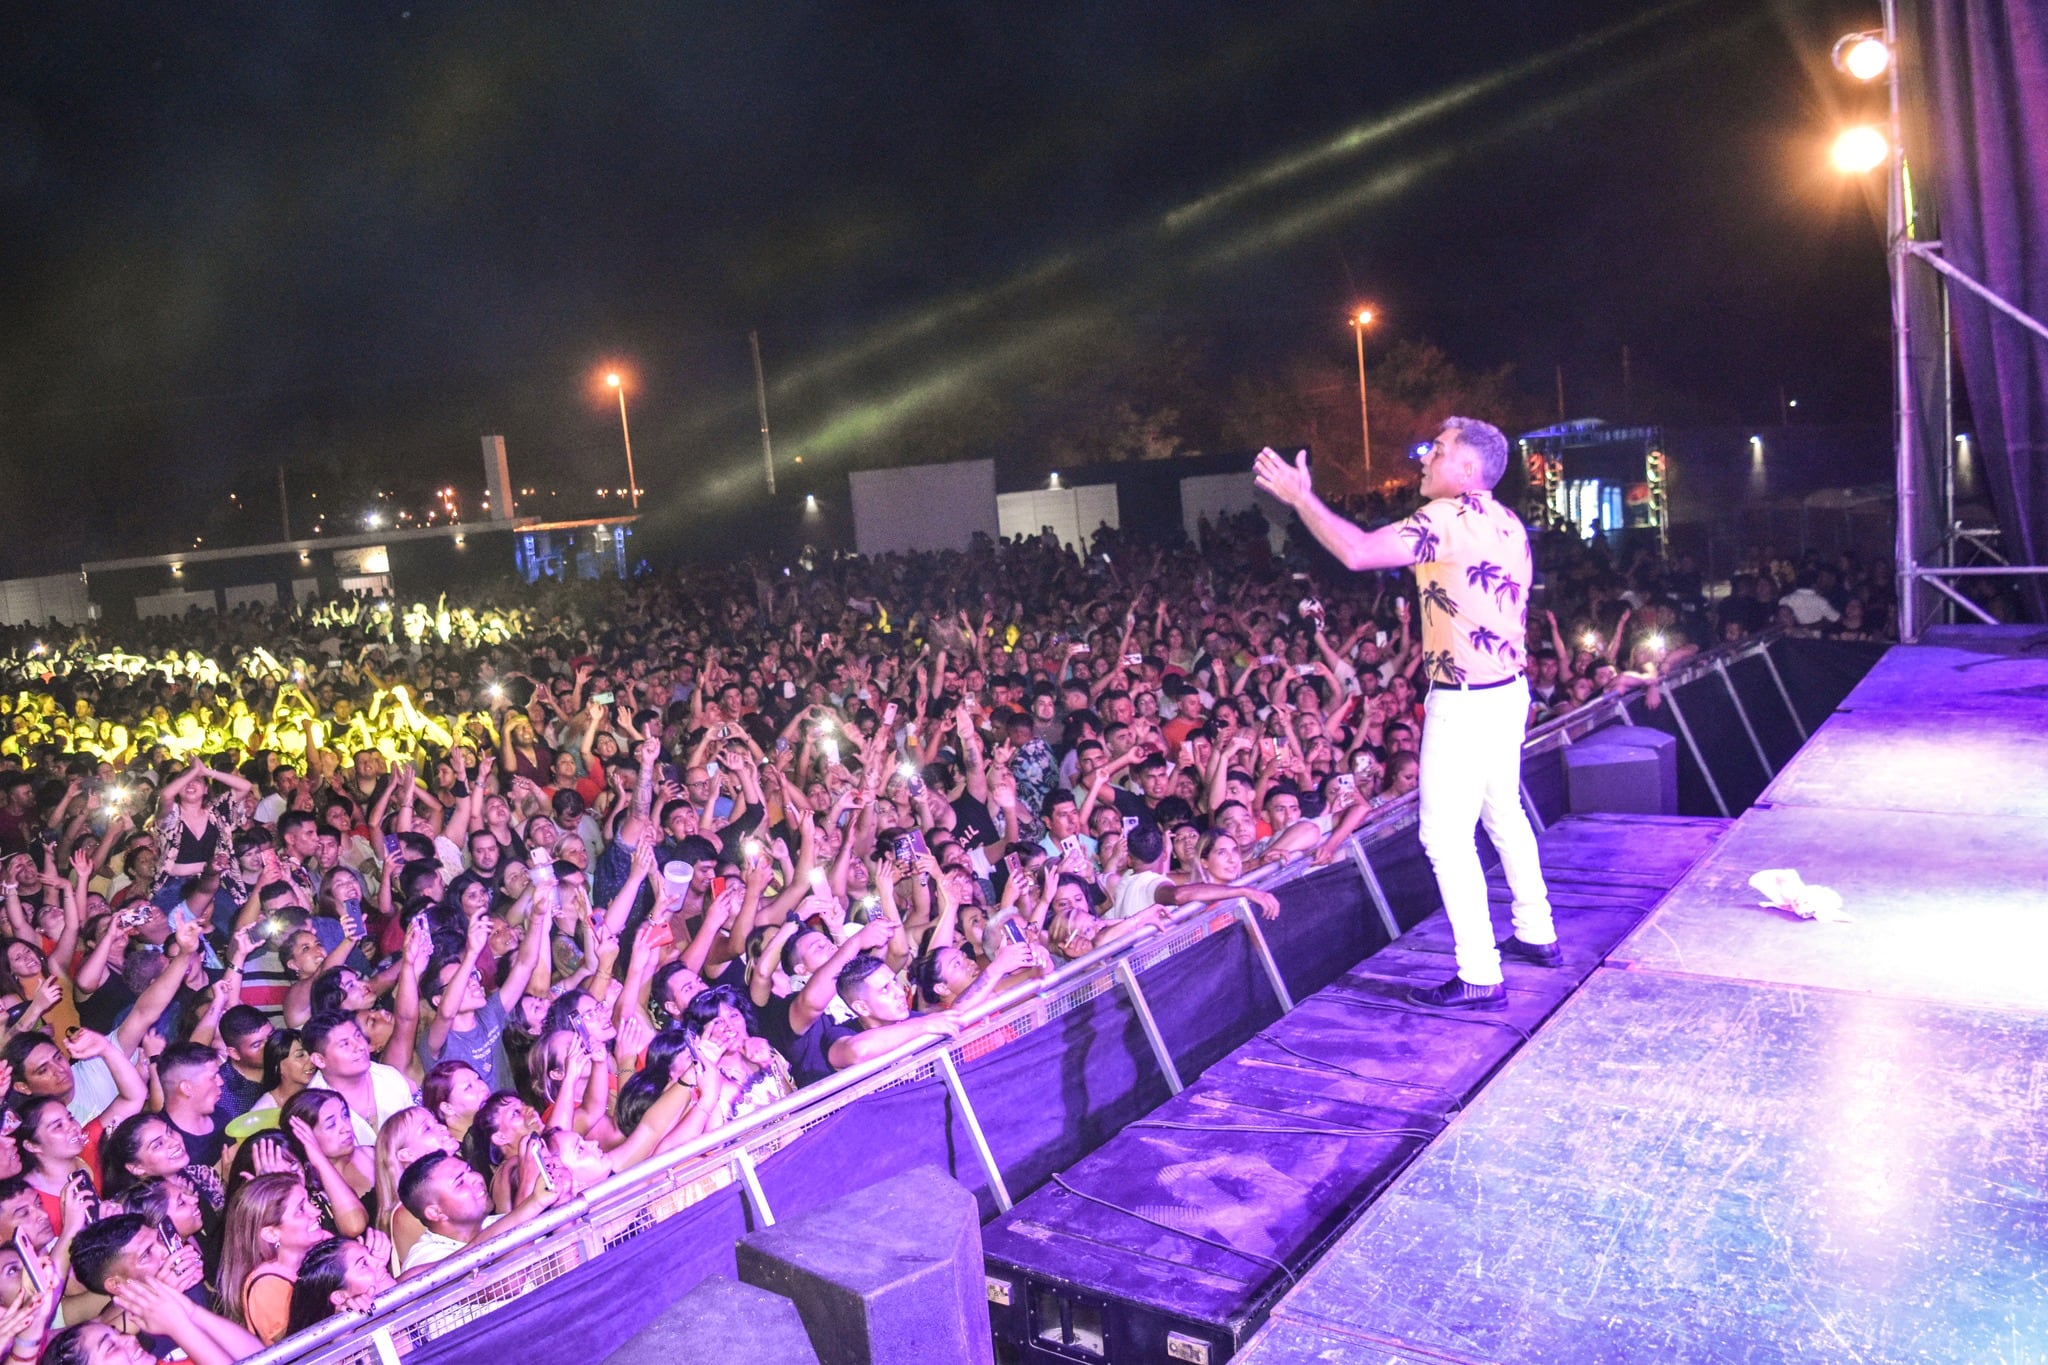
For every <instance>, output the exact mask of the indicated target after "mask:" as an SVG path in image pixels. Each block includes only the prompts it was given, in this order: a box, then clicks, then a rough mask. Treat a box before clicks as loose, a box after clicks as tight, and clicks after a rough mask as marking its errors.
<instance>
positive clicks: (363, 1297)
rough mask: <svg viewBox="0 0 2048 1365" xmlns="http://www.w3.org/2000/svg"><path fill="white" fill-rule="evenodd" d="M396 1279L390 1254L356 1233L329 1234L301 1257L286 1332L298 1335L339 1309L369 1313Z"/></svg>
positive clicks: (348, 1311) (293, 1284) (340, 1311)
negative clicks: (358, 1238) (338, 1235)
mask: <svg viewBox="0 0 2048 1365" xmlns="http://www.w3.org/2000/svg"><path fill="white" fill-rule="evenodd" d="M396 1283H397V1281H396V1280H394V1279H393V1278H392V1277H391V1266H390V1263H389V1258H388V1257H380V1256H379V1255H378V1254H377V1253H376V1251H375V1250H374V1249H372V1248H371V1247H370V1246H367V1245H365V1244H364V1243H362V1242H359V1241H357V1240H356V1239H355V1238H353V1237H330V1238H328V1239H327V1240H326V1241H324V1242H321V1243H319V1244H317V1245H316V1246H314V1247H313V1248H312V1249H311V1250H310V1251H308V1252H307V1253H306V1254H305V1255H304V1256H303V1257H301V1258H300V1260H299V1272H298V1278H297V1279H295V1280H294V1281H293V1282H292V1299H291V1313H290V1316H289V1317H288V1318H287V1319H286V1322H285V1335H286V1336H297V1335H298V1334H299V1333H300V1332H303V1331H305V1330H306V1329H307V1328H308V1327H311V1326H313V1325H314V1324H316V1323H321V1322H325V1321H326V1320H327V1319H328V1318H331V1317H333V1316H334V1315H335V1314H336V1313H367V1312H369V1311H370V1304H371V1302H372V1301H373V1300H374V1299H375V1298H376V1297H377V1296H378V1295H379V1294H381V1293H383V1292H384V1291H385V1290H387V1289H389V1288H391V1286H392V1285H394V1284H396Z"/></svg>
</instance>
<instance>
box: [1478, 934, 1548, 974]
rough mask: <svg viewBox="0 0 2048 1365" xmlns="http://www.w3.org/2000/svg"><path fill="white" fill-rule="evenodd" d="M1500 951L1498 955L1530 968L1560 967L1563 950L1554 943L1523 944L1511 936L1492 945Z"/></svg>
mask: <svg viewBox="0 0 2048 1365" xmlns="http://www.w3.org/2000/svg"><path fill="white" fill-rule="evenodd" d="M1493 946H1494V947H1496V948H1498V949H1500V955H1501V956H1502V957H1505V958H1510V959H1512V960H1513V961H1516V962H1526V963H1528V964H1529V965H1530V966H1531V967H1562V966H1563V965H1564V949H1562V948H1560V947H1558V946H1557V945H1556V944H1555V943H1524V942H1522V940H1520V939H1518V938H1516V937H1515V936H1514V935H1513V934H1510V935H1508V936H1507V937H1506V938H1504V939H1502V940H1501V941H1500V942H1498V943H1496V944H1494V945H1493Z"/></svg>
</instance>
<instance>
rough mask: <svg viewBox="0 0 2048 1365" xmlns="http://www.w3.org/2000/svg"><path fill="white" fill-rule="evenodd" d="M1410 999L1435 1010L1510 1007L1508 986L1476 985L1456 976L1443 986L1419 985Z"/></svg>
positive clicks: (1411, 992) (1410, 995) (1409, 993)
mask: <svg viewBox="0 0 2048 1365" xmlns="http://www.w3.org/2000/svg"><path fill="white" fill-rule="evenodd" d="M1408 999H1409V1001H1410V1002H1411V1003H1413V1004H1417V1005H1426V1006H1428V1007H1429V1008H1430V1009H1433V1010H1504V1009H1506V1008H1507V1007H1508V988H1507V987H1506V986H1475V985H1473V984H1472V983H1471V982H1469V981H1467V980H1466V979H1465V978H1464V977H1462V976H1454V977H1452V978H1451V979H1450V980H1449V981H1446V982H1444V983H1443V984H1442V985H1441V986H1417V987H1416V988H1415V989H1414V990H1412V991H1410V992H1408Z"/></svg>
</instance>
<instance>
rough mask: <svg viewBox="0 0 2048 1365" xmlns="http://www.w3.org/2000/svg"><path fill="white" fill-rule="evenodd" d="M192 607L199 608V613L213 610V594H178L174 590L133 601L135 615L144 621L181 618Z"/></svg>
mask: <svg viewBox="0 0 2048 1365" xmlns="http://www.w3.org/2000/svg"><path fill="white" fill-rule="evenodd" d="M194 607H197V608H199V609H200V610H201V611H212V610H213V609H214V600H213V594H212V593H211V592H179V591H175V590H174V591H171V592H159V593H153V594H151V595H150V596H148V597H138V598H136V599H135V614H136V615H137V616H140V617H141V618H142V619H143V620H145V621H146V620H148V619H149V618H151V617H153V616H183V615H184V614H185V613H186V612H188V611H190V610H192V608H194Z"/></svg>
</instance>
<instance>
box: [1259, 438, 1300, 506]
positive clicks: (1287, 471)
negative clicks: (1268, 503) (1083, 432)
mask: <svg viewBox="0 0 2048 1365" xmlns="http://www.w3.org/2000/svg"><path fill="white" fill-rule="evenodd" d="M1252 473H1253V474H1254V475H1255V476H1256V477H1257V478H1258V482H1259V487H1260V488H1262V489H1264V490H1265V491H1266V492H1267V493H1269V494H1271V495H1272V496H1274V497H1276V498H1278V499H1280V501H1282V502H1284V503H1286V504H1287V505H1288V506H1289V507H1300V506H1301V505H1302V504H1304V503H1306V502H1307V501H1308V500H1309V499H1310V498H1312V497H1314V496H1315V485H1314V483H1313V482H1312V481H1311V480H1310V478H1309V473H1308V452H1307V451H1306V450H1304V451H1301V452H1299V453H1297V454H1296V455H1295V457H1294V463H1293V464H1291V465H1290V464H1288V463H1287V461H1286V460H1284V459H1282V458H1281V457H1280V455H1279V453H1278V452H1276V451H1275V450H1274V449H1273V447H1271V446H1267V447H1266V448H1265V449H1264V450H1262V451H1260V452H1259V458H1258V459H1257V460H1256V461H1255V462H1254V463H1253V464H1252Z"/></svg>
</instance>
